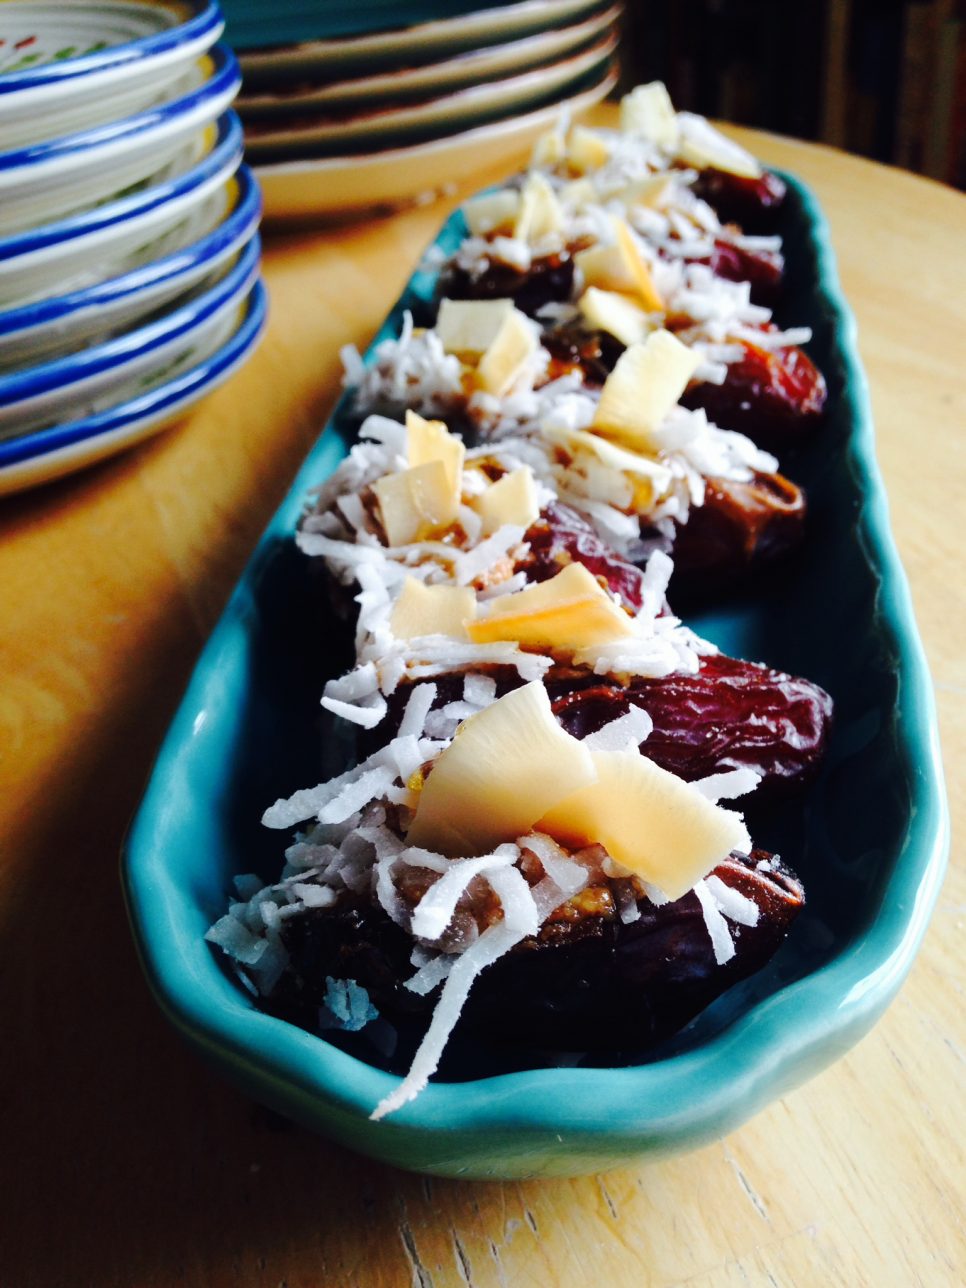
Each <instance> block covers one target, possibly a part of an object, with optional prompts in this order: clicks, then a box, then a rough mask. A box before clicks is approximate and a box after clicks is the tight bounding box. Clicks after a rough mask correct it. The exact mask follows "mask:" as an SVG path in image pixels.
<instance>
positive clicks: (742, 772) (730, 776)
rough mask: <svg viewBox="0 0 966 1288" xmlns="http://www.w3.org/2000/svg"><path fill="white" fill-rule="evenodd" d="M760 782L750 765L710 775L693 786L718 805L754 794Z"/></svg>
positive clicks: (698, 780)
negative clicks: (719, 802) (720, 802)
mask: <svg viewBox="0 0 966 1288" xmlns="http://www.w3.org/2000/svg"><path fill="white" fill-rule="evenodd" d="M760 782H761V777H760V776H759V775H758V774H757V773H756V772H755V770H754V769H752V768H751V766H750V765H739V766H738V767H737V768H736V769H728V770H725V771H724V772H723V773H720V774H709V775H708V777H707V778H699V779H697V780H696V781H695V782H693V783H692V784H691V786H692V787H695V788H697V790H698V791H699V792H700V793H701V795H702V796H705V797H707V799H708V800H709V801H711V802H712V803H714V804H717V803H718V801H724V800H734V799H735V798H736V797H738V796H746V795H747V794H748V792H753V791H754V790H755V788H756V787H757V786H758V784H759V783H760Z"/></svg>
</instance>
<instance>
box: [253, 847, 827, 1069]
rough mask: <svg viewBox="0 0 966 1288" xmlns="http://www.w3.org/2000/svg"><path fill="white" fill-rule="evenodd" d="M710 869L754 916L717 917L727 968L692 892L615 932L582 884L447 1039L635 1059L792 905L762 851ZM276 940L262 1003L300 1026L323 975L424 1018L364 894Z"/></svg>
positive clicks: (791, 890)
mask: <svg viewBox="0 0 966 1288" xmlns="http://www.w3.org/2000/svg"><path fill="white" fill-rule="evenodd" d="M762 864H765V865H766V866H760V865H762ZM714 875H715V876H717V877H718V878H719V879H720V880H721V881H722V882H724V883H725V884H726V885H728V886H730V887H732V888H733V889H735V890H738V891H739V892H740V893H741V894H742V895H744V896H745V897H746V898H748V899H750V900H752V901H753V902H754V903H755V904H756V905H757V907H758V910H759V916H758V922H757V924H756V925H754V926H738V925H734V924H732V923H729V928H730V929H731V934H732V938H733V940H734V945H735V955H734V957H732V958H731V960H730V961H728V962H726V963H724V964H722V965H719V964H718V963H717V962H716V961H715V956H714V951H713V948H712V945H711V940H710V937H709V935H708V931H707V928H706V926H705V923H704V917H703V915H702V911H701V906H700V904H699V902H698V899H697V896H696V895H694V894H693V893H690V892H689V893H688V894H686V895H684V896H683V898H681V899H678V900H676V901H675V902H673V903H668V904H665V905H664V906H663V907H658V906H657V905H655V904H653V903H651V902H650V901H649V900H646V899H642V900H640V902H639V904H638V907H639V909H640V914H641V915H640V917H639V919H638V920H637V921H634V922H631V923H629V924H625V923H624V922H622V921H621V920H620V918H619V916H618V915H617V912H616V906H615V901H614V900H613V898H610V897H598V898H592V897H588V895H591V896H592V895H594V893H595V892H596V893H598V894H600V895H602V896H609V886H604V887H601V888H600V890H599V891H597V890H596V887H595V888H593V889H591V890H590V891H588V892H585V893H584V895H578V896H577V897H576V899H575V900H574V901H573V904H574V912H573V915H563V916H558V917H555V918H553V919H550V920H548V921H547V922H546V923H545V924H544V926H543V927H542V928H541V930H540V932H539V933H538V934H537V935H536V936H534V937H532V938H529V939H526V940H524V941H523V942H522V943H521V944H519V945H517V947H516V948H514V949H513V950H512V951H511V952H510V953H508V954H507V955H506V956H505V957H503V958H501V959H500V960H499V961H497V962H496V963H494V964H493V965H492V966H491V967H489V968H488V969H487V970H486V971H484V972H483V974H482V975H481V976H480V977H479V979H478V980H477V981H476V983H475V984H474V986H473V989H472V991H471V993H470V997H469V999H468V1001H467V1004H466V1006H465V1008H464V1011H463V1014H462V1016H461V1018H460V1021H459V1025H458V1027H457V1030H456V1033H455V1034H454V1039H455V1040H459V1038H460V1036H467V1035H472V1034H476V1035H477V1036H479V1037H483V1038H485V1040H486V1041H487V1042H490V1043H493V1042H496V1043H502V1042H510V1043H517V1042H524V1043H526V1044H527V1045H535V1046H543V1047H546V1048H550V1049H557V1050H567V1051H574V1050H587V1051H595V1050H596V1051H601V1050H620V1049H622V1048H624V1049H629V1050H634V1051H643V1050H645V1049H647V1047H649V1046H652V1045H654V1044H655V1043H656V1042H658V1041H660V1040H662V1039H663V1038H665V1037H668V1036H670V1035H671V1034H673V1033H675V1032H677V1031H678V1030H679V1029H680V1028H682V1027H683V1026H684V1025H685V1024H687V1023H688V1022H689V1021H690V1020H691V1019H693V1018H694V1016H695V1015H697V1014H698V1013H699V1012H700V1011H701V1010H703V1009H704V1008H705V1007H706V1006H708V1005H709V1004H710V1003H711V1002H712V1001H714V1000H715V998H716V997H718V996H720V994H721V993H722V992H724V990H725V989H727V988H729V987H730V986H731V985H732V984H734V983H736V982H737V981H738V980H740V979H744V978H745V977H746V976H748V975H750V974H752V973H753V972H755V971H757V970H760V969H761V967H762V966H763V965H764V964H765V962H766V961H767V960H768V959H769V958H770V957H771V956H772V955H773V953H774V952H775V950H776V949H777V948H778V946H779V945H780V944H781V942H782V940H783V939H784V938H785V936H786V934H787V933H788V929H789V926H790V925H791V923H792V921H793V920H794V918H795V917H796V916H797V914H798V913H799V912H800V911H801V909H802V907H803V905H804V893H803V890H802V887H801V884H800V883H799V881H798V880H797V878H796V877H795V876H794V875H793V874H792V873H791V872H790V871H789V870H788V869H786V868H784V867H782V866H781V864H779V863H778V862H777V860H773V859H771V856H769V855H767V854H766V853H765V852H764V851H762V850H755V851H753V852H752V854H751V856H750V857H749V858H745V857H742V856H739V855H732V856H731V857H730V858H728V859H727V860H725V861H724V862H723V863H721V864H719V865H718V867H717V868H716V869H715V873H714ZM584 909H591V911H584ZM282 936H283V939H284V942H285V946H286V948H287V949H288V952H289V956H290V966H289V969H288V971H287V972H286V974H285V976H284V977H283V978H282V980H281V981H280V982H279V984H278V986H277V987H276V989H275V992H274V994H273V995H272V997H271V998H270V999H269V1001H268V1007H269V1009H271V1010H273V1011H274V1012H275V1013H276V1014H279V1015H282V1016H283V1017H284V1018H286V1019H288V1020H291V1021H292V1022H294V1023H296V1024H299V1025H301V1026H302V1027H304V1028H307V1029H310V1030H314V1029H315V1028H316V1026H317V1022H318V1013H319V1009H320V1007H321V1006H322V1004H323V1001H324V997H325V988H326V978H327V977H331V978H334V979H352V980H355V981H356V982H357V983H358V984H361V985H362V987H364V988H365V989H366V990H367V992H368V993H369V996H370V998H371V999H372V1001H373V1003H374V1004H375V1006H376V1007H377V1008H378V1009H379V1011H380V1013H381V1014H382V1015H383V1016H384V1017H385V1018H386V1019H388V1020H390V1021H392V1022H394V1023H397V1024H401V1025H402V1026H403V1027H406V1026H411V1024H412V1022H413V1020H414V1019H423V1020H425V1018H426V1017H428V1015H429V1013H430V1011H431V1010H432V1007H433V1005H434V1003H435V1000H436V996H437V993H435V992H434V993H431V994H429V995H428V996H426V997H418V996H416V995H415V994H414V993H411V992H410V991H409V990H408V989H406V988H405V987H404V986H403V980H405V979H407V978H408V977H409V976H410V975H411V974H412V970H413V968H412V966H411V964H410V953H411V951H412V944H413V941H412V939H411V938H410V936H409V935H408V934H407V933H406V932H405V931H404V930H402V929H401V928H400V927H399V926H397V925H395V923H394V922H392V921H391V920H390V919H389V917H388V916H387V915H386V914H385V913H384V912H383V910H382V909H381V908H380V907H378V906H376V905H375V904H373V903H372V902H370V901H368V900H366V899H363V898H360V897H358V896H348V897H347V898H346V899H345V900H344V901H343V902H342V903H340V904H339V905H337V906H336V907H335V908H333V909H331V910H324V911H321V910H320V911H311V912H307V913H305V914H304V915H302V916H299V917H294V918H291V919H290V920H288V921H286V922H285V925H284V929H283V931H282Z"/></svg>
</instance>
